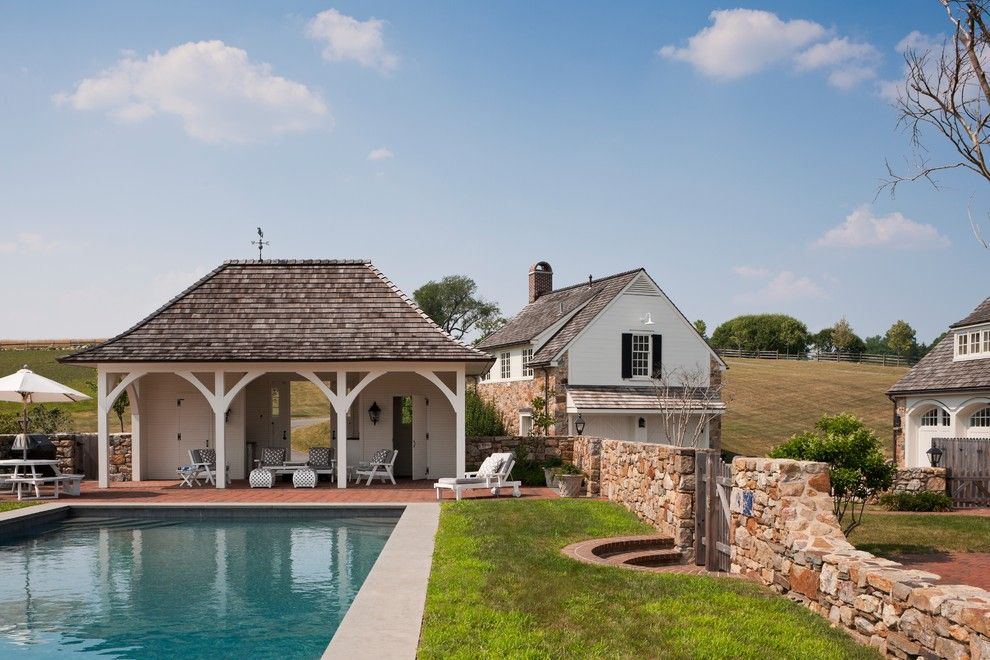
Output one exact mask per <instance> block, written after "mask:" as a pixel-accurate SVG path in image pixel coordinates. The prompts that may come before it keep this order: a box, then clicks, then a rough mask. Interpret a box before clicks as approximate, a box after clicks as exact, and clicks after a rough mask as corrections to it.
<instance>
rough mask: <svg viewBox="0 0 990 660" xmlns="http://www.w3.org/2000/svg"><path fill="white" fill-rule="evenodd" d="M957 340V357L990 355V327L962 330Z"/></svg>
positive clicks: (984, 356) (969, 357) (983, 356)
mask: <svg viewBox="0 0 990 660" xmlns="http://www.w3.org/2000/svg"><path fill="white" fill-rule="evenodd" d="M955 341H956V344H955V346H956V355H955V356H956V358H965V359H970V360H971V359H973V358H986V357H990V329H987V328H979V329H977V330H960V331H959V332H957V333H956V340H955Z"/></svg>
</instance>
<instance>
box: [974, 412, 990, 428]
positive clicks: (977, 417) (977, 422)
mask: <svg viewBox="0 0 990 660" xmlns="http://www.w3.org/2000/svg"><path fill="white" fill-rule="evenodd" d="M969 425H970V426H990V408H982V409H980V410H977V411H976V412H975V413H973V416H972V417H970V418H969Z"/></svg>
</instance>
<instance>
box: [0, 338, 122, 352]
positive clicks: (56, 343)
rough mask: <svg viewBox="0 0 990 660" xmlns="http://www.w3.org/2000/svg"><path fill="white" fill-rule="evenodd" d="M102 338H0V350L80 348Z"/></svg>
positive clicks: (97, 341)
mask: <svg viewBox="0 0 990 660" xmlns="http://www.w3.org/2000/svg"><path fill="white" fill-rule="evenodd" d="M101 341H105V340H103V339H0V351H16V350H25V349H31V348H37V349H45V348H80V347H82V346H92V345H93V344H99V343H100V342H101Z"/></svg>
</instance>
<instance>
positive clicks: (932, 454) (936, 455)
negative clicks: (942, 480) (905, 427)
mask: <svg viewBox="0 0 990 660" xmlns="http://www.w3.org/2000/svg"><path fill="white" fill-rule="evenodd" d="M925 453H926V454H928V460H929V461H931V464H932V467H938V464H939V462H940V461H941V460H942V454H943V452H942V450H941V448H939V447H936V446H935V441H934V440H932V446H931V449H929V450H928V451H926V452H925Z"/></svg>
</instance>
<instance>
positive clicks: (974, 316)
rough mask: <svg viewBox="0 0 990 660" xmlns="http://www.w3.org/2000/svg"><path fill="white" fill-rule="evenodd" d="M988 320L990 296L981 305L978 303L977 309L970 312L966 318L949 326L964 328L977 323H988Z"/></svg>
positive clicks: (989, 317) (989, 315) (989, 316)
mask: <svg viewBox="0 0 990 660" xmlns="http://www.w3.org/2000/svg"><path fill="white" fill-rule="evenodd" d="M987 322H990V298H987V299H986V300H984V301H983V302H981V303H980V304H979V305H977V306H976V309H974V310H973V311H972V312H970V313H969V315H968V316H967V317H966V318H964V319H961V320H959V321H956V322H955V323H953V324H952V325H950V326H949V327H950V328H963V327H965V326H967V325H976V324H977V323H987Z"/></svg>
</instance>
